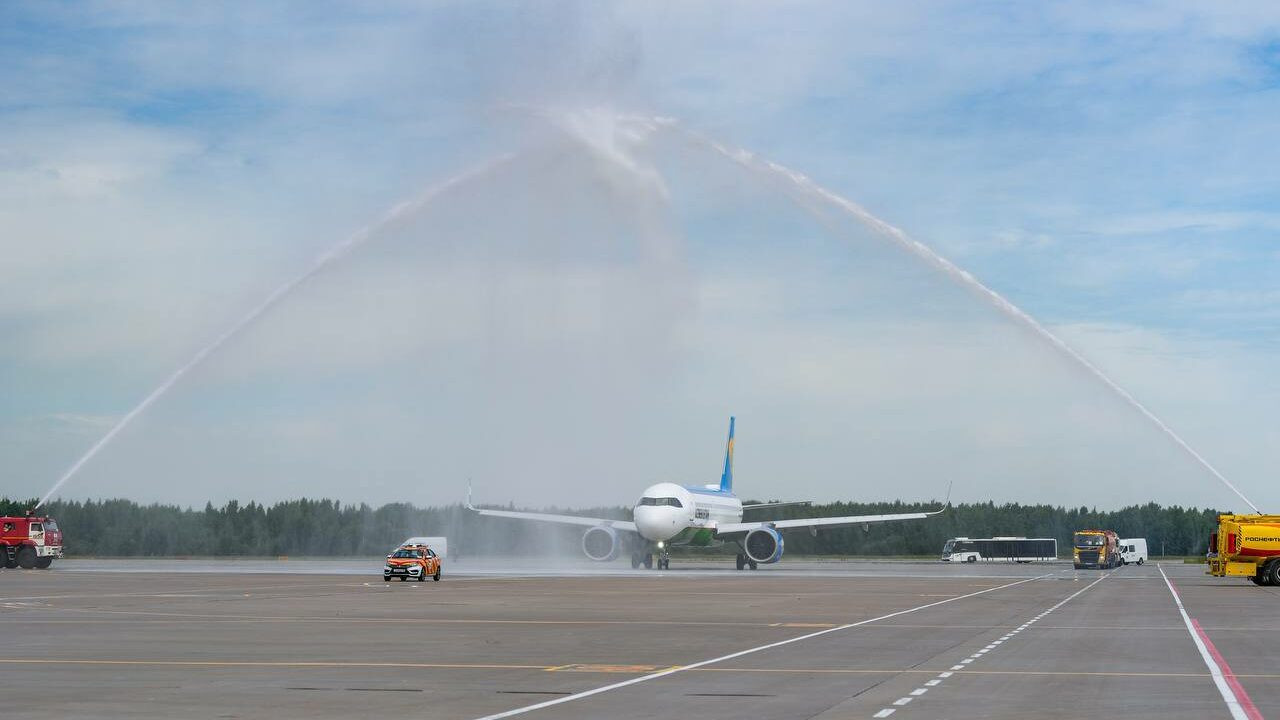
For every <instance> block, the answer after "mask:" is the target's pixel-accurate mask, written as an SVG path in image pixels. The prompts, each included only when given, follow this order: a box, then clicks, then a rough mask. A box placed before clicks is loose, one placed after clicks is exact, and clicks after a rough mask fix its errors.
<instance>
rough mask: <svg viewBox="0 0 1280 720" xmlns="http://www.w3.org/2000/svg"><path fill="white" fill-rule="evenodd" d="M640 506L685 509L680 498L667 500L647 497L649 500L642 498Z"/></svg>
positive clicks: (668, 498)
mask: <svg viewBox="0 0 1280 720" xmlns="http://www.w3.org/2000/svg"><path fill="white" fill-rule="evenodd" d="M640 504H641V505H657V506H666V507H678V508H682V507H684V503H682V502H680V498H673V497H665V498H651V497H647V498H640Z"/></svg>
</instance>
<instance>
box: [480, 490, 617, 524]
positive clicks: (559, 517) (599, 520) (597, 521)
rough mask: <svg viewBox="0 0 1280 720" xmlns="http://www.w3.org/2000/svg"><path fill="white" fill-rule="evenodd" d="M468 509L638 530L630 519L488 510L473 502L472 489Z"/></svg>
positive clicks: (557, 521)
mask: <svg viewBox="0 0 1280 720" xmlns="http://www.w3.org/2000/svg"><path fill="white" fill-rule="evenodd" d="M467 509H468V510H471V511H473V512H477V513H479V514H481V515H488V516H489V517H503V518H515V519H517V520H535V521H538V522H549V523H558V524H560V525H582V526H585V527H595V526H596V525H608V526H610V527H615V528H617V529H619V530H629V531H630V532H635V531H636V524H635V523H633V522H631V521H629V520H609V519H606V518H590V517H581V516H579V515H555V514H553V513H535V512H521V511H518V510H488V509H485V508H478V507H476V506H474V505H472V504H471V490H470V488H468V489H467Z"/></svg>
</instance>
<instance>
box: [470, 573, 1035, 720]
mask: <svg viewBox="0 0 1280 720" xmlns="http://www.w3.org/2000/svg"><path fill="white" fill-rule="evenodd" d="M1052 575H1053V573H1046V574H1044V575H1037V576H1035V577H1030V578H1025V579H1023V580H1018V581H1017V582H1011V583H1005V584H1004V585H997V586H995V587H989V588H987V589H986V590H978V591H977V592H971V593H969V594H967V595H957V596H955V597H951V598H947V599H946V600H938V601H937V602H931V603H928V604H926V605H918V606H916V607H913V608H908V609H906V610H899V611H897V612H892V613H889V614H888V615H881V616H880V617H874V618H869V619H867V620H859V621H858V622H855V623H848V624H847V625H840V626H837V627H833V628H827V629H826V630H819V631H817V632H812V633H809V634H808V635H800V636H799V637H793V638H790V639H787V640H780V641H778V642H774V643H769V644H768V645H761V646H759V647H753V648H748V649H746V650H739V651H738V652H735V653H730V654H728V655H721V656H720V657H718V658H711V659H710V660H703V661H701V662H696V663H693V664H691V665H678V666H676V667H672V668H667V669H666V670H662V671H659V672H656V673H651V674H649V675H642V676H640V677H636V678H631V679H630V680H623V681H622V682H617V683H613V684H612V685H604V686H602V687H598V688H594V689H592V690H584V691H582V692H580V693H574V694H572V695H565V696H564V697H560V698H556V699H554V700H546V701H544V702H540V703H534V704H533V705H526V706H524V707H518V708H514V709H512V710H507V711H505V712H500V713H495V714H493V715H485V716H484V717H481V718H477V719H476V720H499V718H506V717H512V716H515V715H523V714H524V713H527V712H533V711H534V710H541V709H542V708H547V707H554V706H556V705H561V704H564V703H567V702H573V701H574V700H581V699H582V698H586V697H591V696H592V695H599V694H600V693H606V692H609V691H611V690H618V689H620V688H624V687H629V686H631V685H636V684H639V683H642V682H648V681H650V680H657V679H658V678H662V677H666V676H668V675H674V674H676V673H679V672H684V671H686V670H695V669H697V668H700V667H704V666H707V665H714V664H715V663H719V662H724V661H725V660H733V659H734V658H740V657H742V656H743V655H751V654H752V653H758V652H761V651H763V650H772V649H773V648H776V647H782V646H783V645H790V644H791V643H797V642H802V641H804V640H809V639H811V638H816V637H819V636H821V635H829V634H831V633H834V632H840V631H841V630H848V629H849V628H855V627H858V626H860V625H868V624H870V623H873V622H879V621H881V620H888V619H889V618H894V617H898V616H899V615H906V614H908V613H913V612H917V611H919V610H927V609H928V608H931V607H937V606H939V605H946V604H947V603H952V602H955V601H957V600H964V599H966V598H971V597H976V596H978V595H985V594H987V593H989V592H995V591H996V590H1004V589H1005V588H1011V587H1014V586H1015V585H1022V584H1023V583H1029V582H1032V581H1034V580H1043V579H1044V578H1047V577H1052ZM907 700H908V702H910V698H907ZM904 704H905V703H904Z"/></svg>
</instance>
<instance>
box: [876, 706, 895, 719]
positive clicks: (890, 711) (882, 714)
mask: <svg viewBox="0 0 1280 720" xmlns="http://www.w3.org/2000/svg"><path fill="white" fill-rule="evenodd" d="M895 712H897V711H896V710H894V709H893V708H885V709H883V710H881V711H880V712H878V713H876V714H875V715H872V716H871V717H878V718H887V717H889V716H890V715H892V714H894V713H895Z"/></svg>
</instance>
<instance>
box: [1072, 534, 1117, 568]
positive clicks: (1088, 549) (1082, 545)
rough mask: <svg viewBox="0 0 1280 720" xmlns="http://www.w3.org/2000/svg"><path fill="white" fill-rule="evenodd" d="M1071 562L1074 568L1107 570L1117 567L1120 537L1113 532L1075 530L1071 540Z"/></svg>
mask: <svg viewBox="0 0 1280 720" xmlns="http://www.w3.org/2000/svg"><path fill="white" fill-rule="evenodd" d="M1072 545H1074V546H1075V547H1074V549H1073V552H1072V557H1071V559H1072V562H1073V564H1074V565H1075V568H1076V569H1077V570H1079V569H1080V568H1099V569H1102V570H1109V569H1111V568H1114V567H1119V566H1120V564H1121V562H1122V560H1121V559H1120V536H1119V535H1116V533H1115V531H1114V530H1077V531H1076V533H1075V536H1074V538H1073V539H1072Z"/></svg>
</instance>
